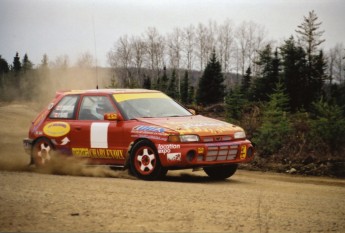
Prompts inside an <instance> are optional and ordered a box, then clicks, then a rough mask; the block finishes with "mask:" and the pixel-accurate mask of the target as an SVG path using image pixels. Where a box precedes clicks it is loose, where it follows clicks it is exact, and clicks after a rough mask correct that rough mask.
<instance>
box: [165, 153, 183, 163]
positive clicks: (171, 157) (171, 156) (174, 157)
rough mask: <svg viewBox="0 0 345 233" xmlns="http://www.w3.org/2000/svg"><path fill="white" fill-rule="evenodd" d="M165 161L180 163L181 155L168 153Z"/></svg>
mask: <svg viewBox="0 0 345 233" xmlns="http://www.w3.org/2000/svg"><path fill="white" fill-rule="evenodd" d="M167 160H169V161H181V153H168V154H167Z"/></svg>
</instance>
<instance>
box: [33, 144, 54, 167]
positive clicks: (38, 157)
mask: <svg viewBox="0 0 345 233" xmlns="http://www.w3.org/2000/svg"><path fill="white" fill-rule="evenodd" d="M52 152H53V145H52V143H51V142H50V141H49V139H47V138H40V139H38V140H37V141H36V142H35V143H34V145H33V148H32V154H31V158H32V160H33V163H34V164H35V166H36V167H43V166H45V165H46V164H48V163H49V162H50V160H51V154H52Z"/></svg>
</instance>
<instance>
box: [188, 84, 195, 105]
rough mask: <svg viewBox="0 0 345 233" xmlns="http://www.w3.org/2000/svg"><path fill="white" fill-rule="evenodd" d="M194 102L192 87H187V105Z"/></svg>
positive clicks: (193, 89)
mask: <svg viewBox="0 0 345 233" xmlns="http://www.w3.org/2000/svg"><path fill="white" fill-rule="evenodd" d="M194 100H195V88H194V87H193V86H189V89H188V101H187V104H192V103H194Z"/></svg>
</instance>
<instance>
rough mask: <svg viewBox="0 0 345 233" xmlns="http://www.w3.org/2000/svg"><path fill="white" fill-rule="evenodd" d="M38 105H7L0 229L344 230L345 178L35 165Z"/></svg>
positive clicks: (1, 142) (0, 154)
mask: <svg viewBox="0 0 345 233" xmlns="http://www.w3.org/2000/svg"><path fill="white" fill-rule="evenodd" d="M37 112H38V109H36V108H35V107H34V106H30V105H23V104H11V105H4V104H0V132H1V138H0V232H19V231H22V232H23V231H24V232H61V231H63V232H69V231H72V232H144V231H148V232H345V208H344V207H345V180H343V179H332V178H322V177H303V176H297V175H290V174H275V173H263V172H254V171H245V170H239V171H238V172H237V173H236V174H235V175H234V176H233V177H231V178H230V179H227V180H226V181H222V182H214V181H211V180H210V179H208V177H207V176H206V175H205V174H204V173H203V172H202V171H198V172H191V171H189V170H187V171H173V172H170V171H169V173H168V176H167V178H166V179H165V180H163V181H155V182H148V181H142V180H137V179H134V178H133V177H131V176H129V175H128V174H127V172H126V171H112V170H110V169H108V168H106V167H87V166H85V165H84V164H82V163H80V162H78V161H75V160H73V159H70V160H58V161H56V163H55V164H54V166H53V167H51V168H49V169H46V170H37V169H35V168H28V167H27V166H26V164H27V163H28V161H29V158H28V156H27V155H26V154H25V153H24V152H23V149H22V144H21V140H22V138H23V137H25V136H26V134H27V130H28V127H29V125H30V122H31V120H32V119H33V117H34V116H35V115H36V114H37Z"/></svg>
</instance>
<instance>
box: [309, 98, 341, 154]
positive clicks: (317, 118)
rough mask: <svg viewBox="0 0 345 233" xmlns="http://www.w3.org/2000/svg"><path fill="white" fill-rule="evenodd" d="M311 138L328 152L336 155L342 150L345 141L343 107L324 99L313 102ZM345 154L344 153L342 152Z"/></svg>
mask: <svg viewBox="0 0 345 233" xmlns="http://www.w3.org/2000/svg"><path fill="white" fill-rule="evenodd" d="M312 112H313V119H312V124H311V125H312V127H311V140H312V141H313V142H314V144H317V145H318V147H319V148H320V149H321V147H322V146H324V147H326V150H327V151H325V152H326V153H327V152H328V153H330V154H331V155H335V153H336V152H341V150H342V149H343V148H344V147H343V145H344V143H345V118H344V111H343V109H342V108H341V107H340V106H338V105H336V104H329V103H327V102H326V101H324V100H323V99H321V100H319V101H317V102H314V103H313V108H312ZM341 155H343V153H341Z"/></svg>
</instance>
